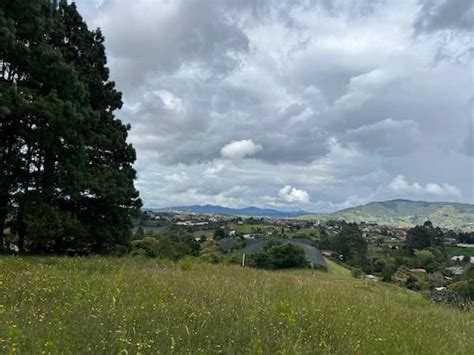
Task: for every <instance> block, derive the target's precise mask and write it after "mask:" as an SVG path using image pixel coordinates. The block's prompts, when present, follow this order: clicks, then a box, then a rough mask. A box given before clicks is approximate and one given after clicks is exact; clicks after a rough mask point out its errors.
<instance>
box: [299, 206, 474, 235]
mask: <svg viewBox="0 0 474 355" xmlns="http://www.w3.org/2000/svg"><path fill="white" fill-rule="evenodd" d="M307 218H311V219H344V220H346V221H348V222H373V223H378V224H387V225H394V226H401V227H410V226H413V225H416V224H422V223H423V222H425V221H427V220H430V221H431V222H432V223H433V224H434V225H435V226H440V227H444V228H453V229H464V230H474V205H470V204H464V203H452V202H423V201H410V200H391V201H385V202H371V203H368V204H366V205H363V206H358V207H353V208H348V209H344V210H341V211H338V212H335V213H331V214H324V215H313V216H311V217H307Z"/></svg>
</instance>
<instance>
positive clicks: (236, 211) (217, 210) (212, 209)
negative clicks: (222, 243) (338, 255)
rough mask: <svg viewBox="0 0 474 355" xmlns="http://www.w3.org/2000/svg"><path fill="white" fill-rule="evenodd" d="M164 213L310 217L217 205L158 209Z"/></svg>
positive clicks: (296, 213)
mask: <svg viewBox="0 0 474 355" xmlns="http://www.w3.org/2000/svg"><path fill="white" fill-rule="evenodd" d="M156 210H157V211H163V212H191V213H203V214H224V215H229V216H255V217H279V218H284V217H298V216H304V215H309V214H311V212H307V211H280V210H275V209H271V208H258V207H254V206H251V207H245V208H229V207H222V206H215V205H192V206H174V207H166V208H160V209H156Z"/></svg>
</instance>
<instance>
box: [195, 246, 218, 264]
mask: <svg viewBox="0 0 474 355" xmlns="http://www.w3.org/2000/svg"><path fill="white" fill-rule="evenodd" d="M200 256H201V257H202V258H204V259H205V260H207V261H209V262H211V263H214V264H216V263H218V262H219V260H220V258H221V257H222V256H223V253H222V251H221V248H220V247H219V243H218V242H217V241H215V240H208V241H206V242H204V243H203V244H202V247H201V251H200Z"/></svg>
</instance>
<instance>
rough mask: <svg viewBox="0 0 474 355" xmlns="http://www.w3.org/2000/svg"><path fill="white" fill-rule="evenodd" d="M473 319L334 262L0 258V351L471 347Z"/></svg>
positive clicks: (442, 350) (424, 350)
mask: <svg viewBox="0 0 474 355" xmlns="http://www.w3.org/2000/svg"><path fill="white" fill-rule="evenodd" d="M473 322H474V315H473V314H468V313H461V312H460V311H456V310H452V309H447V308H442V307H439V306H437V305H434V304H431V303H430V302H429V301H427V300H425V299H424V298H423V297H422V296H421V295H419V294H416V293H414V292H411V291H407V290H404V289H401V288H397V287H396V286H391V285H385V284H382V283H373V282H367V281H363V280H359V279H353V278H350V277H349V274H348V272H347V270H345V269H344V268H342V267H340V266H338V265H336V264H334V263H329V272H327V273H324V272H316V273H315V274H314V275H312V274H311V273H310V272H308V271H307V270H300V271H298V270H291V271H279V272H268V271H259V270H254V269H250V268H240V267H238V266H219V265H209V264H201V263H191V262H189V261H186V260H185V261H182V262H181V263H178V264H172V263H168V262H157V261H154V260H142V259H129V258H84V259H79V258H77V259H74V258H40V257H36V258H7V257H5V258H0V353H16V352H18V353H27V354H40V353H42V352H44V353H52V354H56V353H69V354H78V353H84V352H90V353H117V354H118V353H121V354H132V353H134V354H136V353H142V354H147V353H181V354H182V353H202V354H212V353H225V354H235V353H245V354H249V353H252V354H277V353H284V354H315V353H338V354H347V353H356V354H357V353H359V354H362V353H364V354H367V353H369V354H383V353H388V354H393V353H406V354H453V353H456V354H472V353H473V349H474V339H473V337H472V334H474V323H473Z"/></svg>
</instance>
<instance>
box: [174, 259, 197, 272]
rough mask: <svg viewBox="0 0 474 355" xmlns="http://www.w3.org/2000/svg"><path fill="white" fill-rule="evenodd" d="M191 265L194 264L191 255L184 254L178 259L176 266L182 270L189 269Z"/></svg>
mask: <svg viewBox="0 0 474 355" xmlns="http://www.w3.org/2000/svg"><path fill="white" fill-rule="evenodd" d="M193 266H194V259H193V258H192V257H189V256H185V257H184V258H182V259H181V260H180V261H178V267H179V268H180V269H181V270H184V271H187V270H191V269H192V268H193Z"/></svg>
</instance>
